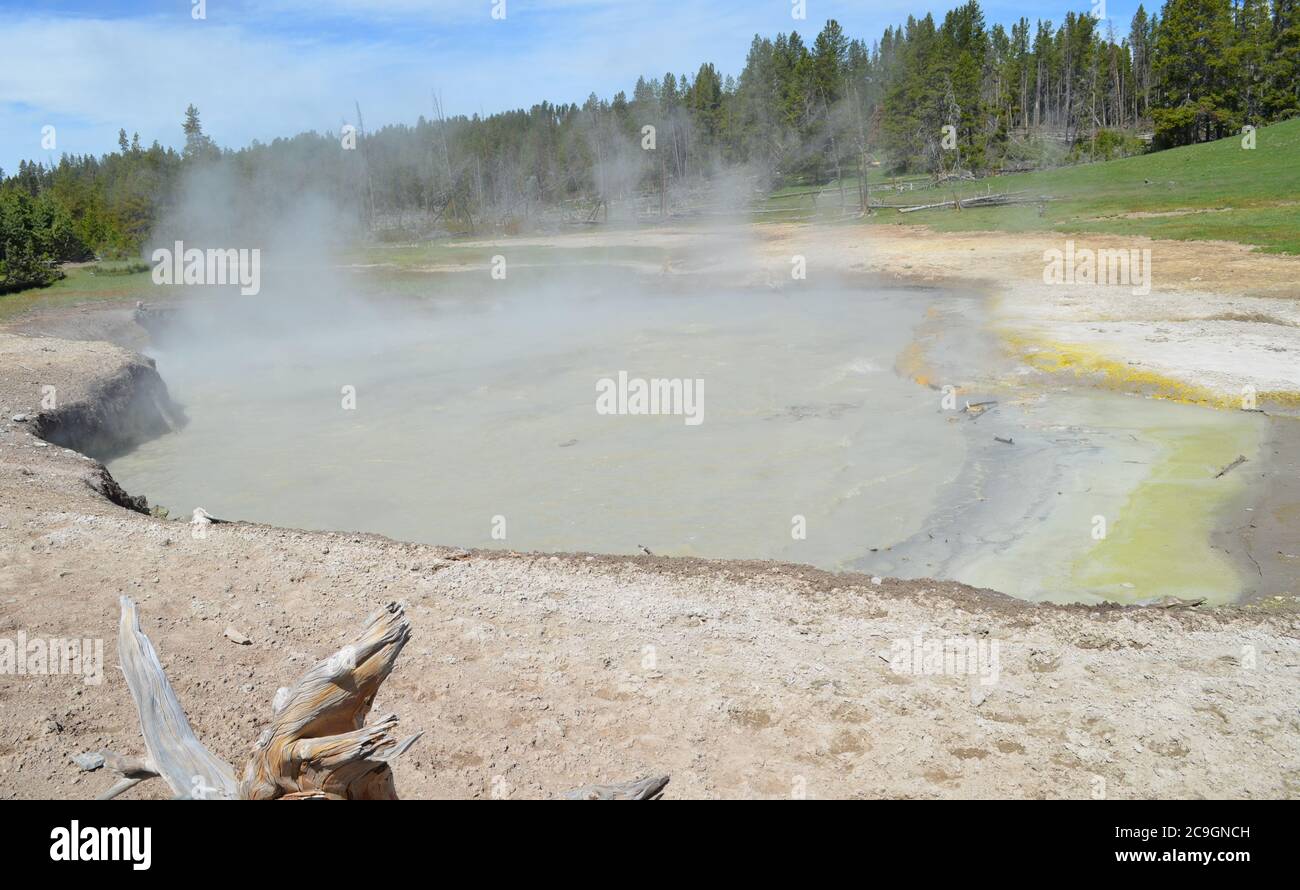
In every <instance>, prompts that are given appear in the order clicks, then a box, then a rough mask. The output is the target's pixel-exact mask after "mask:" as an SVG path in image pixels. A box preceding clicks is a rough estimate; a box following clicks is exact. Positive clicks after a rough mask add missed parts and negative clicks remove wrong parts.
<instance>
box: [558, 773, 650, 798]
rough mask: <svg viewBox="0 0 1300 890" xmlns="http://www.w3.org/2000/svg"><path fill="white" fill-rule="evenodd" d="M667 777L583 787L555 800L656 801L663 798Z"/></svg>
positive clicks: (567, 792)
mask: <svg viewBox="0 0 1300 890" xmlns="http://www.w3.org/2000/svg"><path fill="white" fill-rule="evenodd" d="M667 784H668V777H667V776H648V777H646V778H644V779H633V780H632V781H630V782H623V783H621V784H618V785H585V786H583V787H582V788H575V789H573V790H572V791H566V792H564V793H563V794H561V795H560V796H559V797H558V798H556V799H557V800H658V799H659V798H660V797H662V796H663V793H664V786H666V785H667Z"/></svg>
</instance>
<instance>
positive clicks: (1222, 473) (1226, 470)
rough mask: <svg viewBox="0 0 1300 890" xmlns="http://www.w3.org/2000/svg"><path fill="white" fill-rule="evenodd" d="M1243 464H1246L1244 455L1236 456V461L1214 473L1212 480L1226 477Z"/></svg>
mask: <svg viewBox="0 0 1300 890" xmlns="http://www.w3.org/2000/svg"><path fill="white" fill-rule="evenodd" d="M1245 462H1246V455H1244V454H1239V455H1237V459H1236V460H1234V461H1233V462H1232V463H1230V464H1228V465H1227V466H1226V467H1224V468H1223V469H1222V470H1219V472H1217V473H1215V474H1214V478H1215V479H1218V478H1220V477H1221V476H1226V475H1227V474H1228V473H1231V472H1232V471H1233V470H1235V469H1237V467H1239V466H1241V465H1242V464H1244V463H1245Z"/></svg>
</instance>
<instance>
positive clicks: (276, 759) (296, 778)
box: [73, 596, 668, 800]
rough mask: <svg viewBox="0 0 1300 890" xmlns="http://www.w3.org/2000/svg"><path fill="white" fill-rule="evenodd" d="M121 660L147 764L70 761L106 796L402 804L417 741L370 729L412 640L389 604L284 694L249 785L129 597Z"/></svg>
mask: <svg viewBox="0 0 1300 890" xmlns="http://www.w3.org/2000/svg"><path fill="white" fill-rule="evenodd" d="M120 602H121V606H122V617H121V621H120V626H119V633H118V643H117V648H118V657H119V658H120V659H121V662H122V673H123V674H125V675H126V683H127V687H128V688H129V689H130V690H131V698H132V699H134V701H135V706H136V713H137V714H138V716H139V718H140V729H141V733H142V734H143V735H144V746H145V751H146V752H147V756H146V757H130V756H125V755H121V754H116V753H114V752H112V751H99V752H95V753H86V754H80V755H78V756H77V757H75V758H73V759H74V761H75V762H76V763H77V765H78V766H80V767H81V768H82V769H84V770H87V771H93V770H97V769H99V768H101V767H107V768H108V769H109V770H111V771H112V772H115V773H117V774H118V775H119V776H120V777H121V778H120V779H119V780H118V781H117V782H116V783H114V785H113V786H112V787H111V788H109V789H108V790H107V791H105V792H104V793H103V794H101V795H100V799H101V800H109V799H112V798H114V797H117V796H118V795H119V794H121V793H122V792H124V791H127V790H129V789H131V788H134V787H135V786H136V785H138V784H140V783H141V782H144V781H147V780H149V779H153V778H162V779H163V780H164V781H166V782H167V784H168V786H169V787H170V788H171V789H172V791H173V793H174V794H175V796H176V797H177V798H181V799H193V800H230V799H239V800H308V799H315V800H396V799H397V789H396V787H395V785H394V782H393V770H392V765H393V762H394V761H396V760H397V758H398V757H400V756H401V755H402V754H403V753H404V752H405V751H406V750H407V749H409V748H410V747H411V746H412V745H413V744H415V742H416V740H418V739H419V738H420V735H421V734H420V733H418V732H416V733H413V734H411V735H409V736H407V737H406V738H404V739H402V740H401V741H398V740H397V737H396V735H395V731H396V729H397V716H396V715H394V714H386V715H384V716H382V717H380V718H379V719H378V720H375V721H374V722H373V723H370V724H369V725H367V724H366V723H365V719H366V715H367V714H368V713H369V712H370V706H371V703H372V702H373V701H374V698H375V695H376V693H378V691H379V686H380V684H382V683H383V682H384V680H386V679H387V678H388V675H389V674H390V673H391V672H392V670H393V666H394V664H395V663H396V662H397V656H398V655H399V654H401V651H402V647H403V646H405V645H406V642H407V640H409V639H410V637H411V625H410V622H409V621H407V619H406V616H405V614H403V611H402V606H401V605H400V604H398V603H389V604H388V605H386V606H385V607H384V608H382V609H380V610H379V611H378V612H376V613H375V614H373V615H371V616H370V617H369V618H368V619H367V620H366V622H365V625H364V626H363V627H362V628H361V632H360V633H359V634H358V635H357V636H356V638H355V639H353V640H352V642H350V643H348V644H347V645H345V646H343V647H342V648H341V649H339V650H338V651H337V652H335V653H334V654H333V655H331V656H330V657H328V658H326V659H323V660H322V661H319V662H317V663H316V664H315V665H314V666H312V667H311V668H309V669H308V670H307V671H306V672H305V673H304V674H303V675H302V676H301V677H300V678H299V679H298V681H297V682H296V683H295V684H294V685H293V686H292V687H284V688H281V689H280V690H279V691H278V692H277V693H276V695H275V700H274V702H273V703H272V705H271V725H270V726H268V727H267V728H266V729H265V730H263V732H262V735H261V737H260V738H259V739H258V740H257V745H256V746H255V747H254V750H253V754H252V756H251V757H250V758H249V759H248V762H247V763H246V764H245V766H244V774H243V779H242V781H239V782H236V781H235V774H234V770H233V769H231V767H230V765H229V764H227V763H226V762H225V761H223V760H221V759H220V758H219V757H217V756H216V755H215V754H213V753H212V752H211V751H209V750H208V749H207V748H206V747H205V746H204V745H203V743H202V742H201V741H199V739H198V736H196V735H195V733H194V730H193V729H191V728H190V724H189V720H188V719H187V718H186V716H185V710H184V709H183V708H182V707H181V703H180V700H179V699H178V698H177V697H176V692H175V691H174V690H173V689H172V686H171V683H170V682H168V680H167V675H166V673H164V671H163V668H162V663H161V662H160V661H159V660H158V653H157V652H156V651H155V649H154V647H153V643H151V642H150V640H149V638H148V637H147V636H146V635H145V634H144V632H143V631H142V630H141V629H140V618H139V615H138V614H137V612H136V606H135V603H133V602H132V601H131V600H130V598H128V597H125V596H124V597H122V598H121V600H120ZM667 784H668V776H652V777H649V778H643V779H636V780H633V781H631V782H624V783H621V784H615V785H589V786H585V787H583V788H578V789H576V790H573V791H569V792H566V793H564V794H561V795H560V799H565V800H658V799H659V797H660V796H661V795H662V794H663V789H664V786H665V785H667Z"/></svg>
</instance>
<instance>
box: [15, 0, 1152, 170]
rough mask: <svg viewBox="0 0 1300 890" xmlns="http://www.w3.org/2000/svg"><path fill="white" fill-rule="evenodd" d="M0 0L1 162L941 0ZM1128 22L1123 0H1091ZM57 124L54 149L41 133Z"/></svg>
mask: <svg viewBox="0 0 1300 890" xmlns="http://www.w3.org/2000/svg"><path fill="white" fill-rule="evenodd" d="M195 2H196V0H152V2H147V0H137V2H128V0H0V167H3V168H4V169H5V170H6V171H13V170H14V169H16V167H17V164H18V160H19V159H20V158H27V159H34V158H39V159H43V160H49V159H51V158H57V157H58V155H59V154H61V153H63V152H69V153H76V154H81V153H86V152H90V153H94V154H101V153H103V152H106V151H110V150H113V149H114V148H115V146H116V140H117V131H118V128H119V127H124V128H126V131H127V132H128V133H132V132H137V131H138V132H139V133H140V138H141V140H142V141H143V142H144V143H146V144H148V143H150V142H152V141H153V140H154V139H157V140H158V141H160V142H162V143H163V144H164V145H177V144H178V143H179V141H180V138H181V132H180V121H181V118H182V114H183V112H184V109H185V106H186V105H188V104H189V103H190V102H193V103H194V104H196V105H197V106H198V107H199V109H200V110H201V111H202V115H203V122H204V127H205V129H206V131H207V132H208V134H209V135H211V136H212V137H213V138H214V139H216V140H217V142H219V143H220V144H222V145H226V146H239V145H244V144H247V143H248V142H249V141H251V140H253V139H255V138H256V139H262V140H264V141H266V140H270V139H272V138H274V137H276V136H288V135H292V134H294V133H297V132H300V131H302V130H310V129H315V130H331V131H336V130H337V129H338V127H339V125H340V124H341V123H342V122H343V120H344V119H345V118H346V119H348V120H351V118H352V117H353V111H352V108H353V100H357V101H359V102H360V103H361V107H362V111H363V113H364V114H365V116H366V124H367V126H368V127H374V126H377V125H382V124H385V123H397V122H412V121H414V120H415V119H416V118H417V117H418V116H419V115H420V114H422V113H423V114H425V115H429V114H430V109H431V101H430V97H431V95H432V93H433V91H434V90H437V91H438V92H439V93H440V94H441V96H442V99H443V103H444V105H445V107H446V109H447V111H448V112H449V113H453V114H455V113H465V114H471V113H474V112H482V113H491V112H494V111H500V110H503V109H507V108H516V107H527V106H529V105H532V104H534V103H536V102H538V101H541V100H542V99H549V100H552V101H579V102H580V101H582V100H583V99H584V98H586V96H587V95H588V94H589V93H590V92H593V91H594V92H596V93H597V94H598V95H600V96H602V97H609V96H612V95H613V94H614V93H615V92H617V91H618V90H626V91H628V92H630V91H631V88H632V85H633V84H634V83H635V82H636V78H637V76H638V75H639V74H647V75H662V73H663V72H665V71H669V70H671V71H674V72H678V73H681V72H683V71H685V72H688V73H692V74H693V73H694V71H695V69H696V68H698V67H699V64H700V63H701V62H703V61H711V62H714V63H715V64H717V65H718V66H719V67H720V69H721V70H722V72H723V74H724V75H725V74H736V73H738V72H739V70H740V68H741V66H742V65H743V63H744V58H745V53H746V51H747V49H748V47H749V42H750V40H751V38H752V37H753V35H754V34H755V33H760V34H763V35H765V36H770V35H773V34H775V33H777V32H778V31H789V30H792V29H794V30H798V31H800V32H801V33H803V34H805V35H806V36H807V37H808V38H809V39H810V40H811V37H812V36H813V35H815V34H816V32H817V31H818V30H820V28H821V26H822V24H824V22H825V21H826V19H828V18H835V19H838V20H839V21H840V23H841V24H842V25H843V26H844V28H845V30H846V31H847V32H848V34H849V35H850V36H852V37H864V38H867V39H869V40H873V39H875V38H876V37H878V36H879V34H880V32H881V31H882V30H883V29H884V28H885V26H886V25H889V24H897V23H899V22H901V21H903V20H904V19H905V18H906V17H907V15H908V14H909V13H913V14H918V15H923V14H924V13H925V12H927V11H929V12H934V13H936V16H939V15H941V14H942V13H943V12H944V11H946V10H947V9H949V8H951V7H952V6H954V5H957V4H956V3H955V2H953V0H933V2H932V0H865V2H864V0H856V2H836V0H805V3H806V7H807V19H806V20H804V21H795V20H794V19H793V18H792V15H791V8H792V5H793V0H504V2H505V12H506V15H505V18H504V20H499V19H494V18H493V17H492V14H491V13H492V9H493V6H494V5H496V4H497V3H499V2H500V0H206V10H205V12H206V18H204V19H202V20H197V19H195V18H194V16H193V14H192V9H193V5H194V3H195ZM1106 2H1107V5H1108V9H1107V12H1108V14H1109V16H1110V17H1111V19H1112V20H1113V22H1114V24H1115V28H1116V31H1117V32H1118V33H1123V32H1125V31H1127V28H1128V22H1129V19H1130V18H1131V16H1132V13H1133V10H1134V9H1136V6H1137V3H1136V0H1132V2H1130V0H1124V2H1119V0H1106ZM982 5H983V7H984V10H985V16H986V18H987V19H988V20H989V22H990V24H991V23H993V22H997V21H1000V22H1003V23H1009V22H1010V21H1012V20H1014V19H1015V18H1017V17H1018V16H1020V15H1029V16H1030V17H1031V18H1034V17H1038V16H1041V17H1043V18H1051V19H1053V20H1055V21H1059V20H1060V19H1061V18H1062V17H1063V15H1064V12H1065V10H1066V9H1070V8H1073V9H1077V10H1086V9H1088V8H1089V0H1059V2H1057V0H1052V2H1049V3H1048V4H1046V5H1044V6H1041V7H1038V8H1035V9H1033V10H1026V9H1025V8H1024V6H1023V5H1021V4H1016V3H1013V2H1009V0H989V2H985V3H983V4H982ZM46 125H52V126H54V127H55V135H56V139H57V144H56V148H55V150H54V151H49V150H45V149H43V148H42V147H41V134H42V127H44V126H46Z"/></svg>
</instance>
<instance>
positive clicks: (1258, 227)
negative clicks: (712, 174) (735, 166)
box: [759, 118, 1300, 254]
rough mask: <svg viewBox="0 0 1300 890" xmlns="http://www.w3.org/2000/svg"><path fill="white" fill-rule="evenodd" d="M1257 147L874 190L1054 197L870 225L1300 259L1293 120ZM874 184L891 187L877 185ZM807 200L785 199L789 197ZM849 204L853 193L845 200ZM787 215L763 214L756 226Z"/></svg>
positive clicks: (784, 202) (805, 206)
mask: <svg viewBox="0 0 1300 890" xmlns="http://www.w3.org/2000/svg"><path fill="white" fill-rule="evenodd" d="M1255 136H1256V147H1255V148H1254V149H1253V150H1246V149H1243V148H1242V146H1241V139H1240V138H1231V139H1223V140H1220V141H1219V142H1211V143H1207V144H1204V145H1193V146H1188V147H1185V148H1175V149H1170V150H1168V151H1162V152H1156V153H1154V154H1148V155H1140V156H1137V157H1131V158H1124V159H1122V160H1118V161H1105V162H1102V163H1096V164H1085V165H1081V166H1077V167H1064V168H1061V169H1059V170H1050V171H1046V172H1040V173H1023V174H1016V175H1010V176H996V177H990V178H988V179H984V180H980V181H977V182H964V183H961V184H960V185H956V186H945V187H943V188H941V189H924V190H922V189H920V188H919V186H920V185H921V184H923V183H924V180H920V181H915V180H914V182H915V185H916V187H917V190H916V191H905V192H901V193H894V192H873V193H872V197H873V198H875V199H877V200H883V201H885V202H887V203H891V204H899V203H909V202H911V203H915V204H927V203H933V202H936V201H943V200H949V199H951V197H952V196H953V194H954V192H955V193H956V194H957V195H959V196H962V197H968V196H971V195H976V194H984V193H986V192H989V191H991V192H994V193H999V192H1006V191H1020V190H1024V191H1027V192H1029V193H1030V194H1033V195H1051V196H1053V198H1055V200H1053V201H1050V202H1047V203H1046V204H1045V205H1044V206H1043V209H1042V215H1041V216H1040V215H1039V208H1038V206H1036V205H1016V206H1008V207H987V208H966V209H963V210H962V211H960V212H957V211H953V210H951V209H944V210H924V211H918V212H915V213H907V214H900V213H898V212H897V211H895V210H880V211H878V212H877V213H876V215H875V216H874V217H872V218H871V221H872V222H873V223H884V224H917V223H922V224H925V225H928V226H932V227H933V228H935V229H938V230H941V231H977V230H1000V231H1012V232H1018V231H1034V230H1037V231H1042V230H1055V231H1059V232H1103V233H1112V234H1121V235H1123V234H1128V235H1147V236H1150V237H1152V238H1173V239H1179V240H1223V241H1238V242H1241V243H1244V244H1254V245H1258V246H1259V247H1260V248H1262V249H1263V250H1266V251H1269V252H1274V253H1292V254H1300V118H1296V119H1293V120H1289V121H1286V122H1284V123H1280V124H1274V125H1273V126H1271V127H1264V128H1261V129H1260V130H1259V131H1258V132H1257V133H1256V134H1255ZM875 180H876V181H889V180H887V179H885V178H883V177H879V176H877V177H875ZM798 192H804V193H805V194H803V195H797V196H794V197H791V193H798ZM806 192H807V189H806V188H805V189H786V190H783V192H778V193H776V194H774V195H773V196H772V198H771V199H770V200H769V201H768V202H767V205H766V209H778V208H782V209H786V210H789V211H790V212H791V213H797V212H802V213H804V214H806V213H808V212H809V211H810V210H811V209H812V206H813V200H812V197H811V196H810V195H807V194H806ZM849 200H850V201H851V202H852V201H854V200H856V189H851V190H850V192H849ZM820 204H821V205H822V206H823V207H825V208H827V212H828V213H829V212H835V211H838V207H839V198H838V189H837V188H836V186H835V185H831V186H827V187H826V188H825V189H823V191H822V198H821V201H820ZM782 216H784V214H770V215H769V214H761V215H760V216H759V218H760V219H772V218H778V219H779V218H781V217H782Z"/></svg>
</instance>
